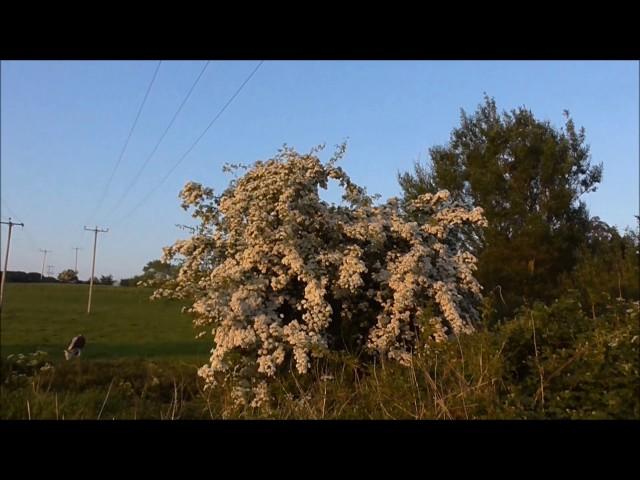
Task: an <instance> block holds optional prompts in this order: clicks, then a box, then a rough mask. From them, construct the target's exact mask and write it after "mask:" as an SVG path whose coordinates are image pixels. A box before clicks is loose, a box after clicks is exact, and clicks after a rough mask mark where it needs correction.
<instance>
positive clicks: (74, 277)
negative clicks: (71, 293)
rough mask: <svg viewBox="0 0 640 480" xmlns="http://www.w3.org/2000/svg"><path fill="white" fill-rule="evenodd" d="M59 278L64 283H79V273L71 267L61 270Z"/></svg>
mask: <svg viewBox="0 0 640 480" xmlns="http://www.w3.org/2000/svg"><path fill="white" fill-rule="evenodd" d="M58 280H60V281H61V282H63V283H77V282H78V274H77V273H76V272H75V271H74V270H72V269H70V268H69V269H67V270H64V271H62V272H60V274H59V275H58Z"/></svg>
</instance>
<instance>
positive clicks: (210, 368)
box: [154, 145, 486, 406]
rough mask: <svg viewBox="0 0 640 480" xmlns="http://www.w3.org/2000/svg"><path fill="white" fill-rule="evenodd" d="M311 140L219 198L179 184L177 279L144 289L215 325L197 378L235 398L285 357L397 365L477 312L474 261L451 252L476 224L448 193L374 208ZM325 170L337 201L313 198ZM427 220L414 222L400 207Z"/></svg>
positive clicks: (480, 220) (477, 218)
mask: <svg viewBox="0 0 640 480" xmlns="http://www.w3.org/2000/svg"><path fill="white" fill-rule="evenodd" d="M320 148H321V147H319V148H317V149H314V150H312V151H311V152H310V153H309V154H306V155H302V154H299V153H297V152H295V151H294V150H293V149H290V148H288V147H284V148H283V149H281V150H280V151H279V152H278V154H277V155H276V156H275V158H273V159H271V160H268V161H264V162H263V161H259V162H256V163H255V164H254V165H253V166H252V167H251V168H248V169H247V171H246V173H245V174H244V176H242V177H240V178H238V179H235V180H233V181H232V182H231V184H230V186H229V187H228V188H227V190H226V191H225V192H223V193H222V195H214V192H213V190H212V189H210V188H206V187H204V186H202V185H200V184H197V183H193V182H190V183H188V184H187V185H186V186H185V187H184V189H183V190H182V192H181V193H180V197H181V199H182V207H183V208H185V209H192V210H193V217H194V218H196V219H197V220H198V221H199V222H200V223H199V227H198V228H197V230H196V232H195V234H194V235H193V236H192V237H191V238H189V239H188V240H180V241H177V242H176V243H175V244H174V245H173V246H171V247H168V248H165V249H164V258H163V260H164V261H171V260H174V259H176V258H178V257H180V258H182V259H183V263H182V266H181V268H180V270H179V273H178V275H177V277H176V279H174V280H171V281H170V282H169V283H167V284H166V285H164V286H163V287H162V288H160V289H158V290H156V292H155V293H154V298H159V297H173V298H179V299H187V300H189V301H190V302H192V305H191V306H190V307H189V308H188V311H189V312H190V313H191V314H192V315H193V316H194V324H195V325H196V327H199V328H200V329H202V332H201V333H200V335H203V334H206V333H207V330H210V331H211V334H212V335H213V341H214V347H213V349H212V350H211V358H210V362H209V364H207V365H205V366H203V367H202V368H201V369H200V371H199V374H200V375H201V376H202V377H203V378H204V379H205V381H206V384H207V385H208V386H213V385H215V384H216V383H217V382H221V381H231V382H233V385H234V394H235V397H236V399H237V401H238V403H240V404H248V403H250V404H251V405H252V406H259V405H260V404H262V403H263V402H264V401H265V400H267V398H268V395H267V392H268V389H267V380H268V379H269V378H270V377H274V376H275V375H276V374H277V372H278V370H279V368H280V367H286V365H288V363H289V360H291V361H294V362H295V368H296V369H297V371H298V372H299V373H300V374H303V373H306V372H307V370H308V368H309V367H310V360H311V358H312V357H316V358H318V357H322V356H325V355H326V354H327V353H328V352H330V351H332V350H342V349H359V350H364V351H365V352H367V353H368V354H370V355H380V356H383V357H386V358H388V359H391V360H395V361H398V362H400V363H401V364H408V363H409V362H410V358H411V353H412V351H414V350H415V349H416V348H420V347H423V346H424V345H425V340H426V339H427V338H432V339H435V340H436V341H439V340H443V339H446V338H447V337H448V336H451V335H457V334H461V333H469V332H472V331H473V330H474V324H475V323H476V322H477V320H478V314H477V311H476V307H477V305H478V302H479V301H480V290H481V287H480V285H479V284H478V282H477V281H476V280H475V278H474V277H473V271H474V269H475V263H476V259H475V257H474V256H473V255H471V254H470V253H469V252H466V251H459V250H458V247H457V245H460V242H459V241H457V235H458V233H459V231H460V229H461V228H463V227H464V226H465V225H468V224H470V223H471V224H478V225H483V226H485V225H486V220H485V218H484V217H483V212H482V210H481V209H480V208H476V209H473V210H469V209H467V208H465V207H463V206H462V205H459V204H456V203H454V202H453V201H451V199H450V198H449V193H448V192H447V191H441V192H438V193H437V194H435V195H431V194H425V195H422V196H420V197H418V198H417V199H416V200H414V201H413V202H411V203H409V204H406V205H401V203H400V201H399V200H398V199H396V198H392V199H390V200H388V201H387V202H386V203H384V204H376V203H375V200H376V199H375V198H374V197H372V196H369V195H367V193H366V191H365V189H363V188H361V187H359V186H357V185H356V184H354V183H353V182H352V181H351V180H350V179H349V177H348V176H347V175H346V173H345V172H344V171H343V170H342V169H341V168H340V167H338V166H337V165H336V164H337V162H338V160H339V159H340V158H341V157H342V156H343V155H344V152H345V145H342V146H340V147H339V148H338V149H337V151H336V152H335V154H334V155H333V157H332V158H331V159H330V160H329V161H328V162H327V163H326V164H323V163H322V162H321V161H320V159H319V158H318V156H317V153H318V151H319V150H320ZM329 180H335V181H337V182H338V183H339V184H340V186H341V187H342V189H343V197H342V198H343V202H342V204H341V205H333V204H329V203H327V202H325V201H323V200H321V198H320V196H319V194H318V187H321V188H324V189H326V188H327V184H328V181H329ZM416 214H417V216H419V218H427V219H429V220H428V221H425V222H424V223H422V224H418V223H416V222H412V221H410V220H409V217H411V218H416Z"/></svg>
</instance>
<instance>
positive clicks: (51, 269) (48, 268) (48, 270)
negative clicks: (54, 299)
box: [47, 265, 55, 277]
mask: <svg viewBox="0 0 640 480" xmlns="http://www.w3.org/2000/svg"><path fill="white" fill-rule="evenodd" d="M54 266H55V265H47V275H49V276H50V277H51V276H53V267H54Z"/></svg>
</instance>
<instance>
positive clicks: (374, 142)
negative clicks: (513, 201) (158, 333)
mask: <svg viewBox="0 0 640 480" xmlns="http://www.w3.org/2000/svg"><path fill="white" fill-rule="evenodd" d="M156 65H157V62H134V61H118V62H115V61H110V62H103V61H96V62H86V61H66V62H58V61H55V62H54V61H42V62H33V61H29V62H15V61H11V62H2V77H1V80H2V93H1V100H2V133H1V134H2V149H1V154H2V165H1V174H2V177H1V185H0V186H1V194H2V211H1V214H2V217H3V220H6V217H9V216H14V218H15V217H17V218H18V219H19V220H20V221H23V222H25V224H26V227H25V228H24V229H23V230H22V229H20V228H16V229H14V235H13V238H12V242H11V257H10V261H9V269H10V270H25V271H36V272H39V271H40V270H41V266H42V254H41V253H40V252H38V249H39V248H47V249H50V250H53V252H52V253H51V254H49V256H48V258H47V264H48V265H54V271H55V273H56V274H57V273H59V272H60V271H61V270H62V269H64V268H73V261H74V251H73V250H72V247H74V246H80V247H82V248H83V250H81V251H80V255H79V265H78V267H79V270H80V277H81V278H88V276H89V272H90V259H91V256H90V254H91V248H92V234H89V233H88V232H84V231H83V225H84V224H86V222H91V225H95V224H97V225H99V226H101V227H109V228H110V231H109V232H108V233H106V234H100V235H99V237H98V257H97V263H96V274H97V275H106V274H113V275H114V276H115V277H116V278H121V277H124V276H130V275H133V274H137V273H139V272H140V271H141V269H142V267H143V266H144V264H145V263H146V262H147V261H149V260H152V259H155V258H159V257H160V254H161V248H162V247H163V246H167V245H170V244H171V243H173V241H175V240H176V239H177V238H182V237H184V236H185V232H183V231H181V230H179V229H178V228H176V227H175V226H174V225H175V224H176V223H187V224H189V223H191V222H190V217H189V216H188V215H187V214H186V213H184V212H183V211H182V210H181V209H180V207H179V201H178V198H177V194H178V192H179V190H180V188H181V187H182V186H183V185H184V183H185V182H187V181H189V180H194V181H199V182H203V183H205V184H206V185H209V186H212V187H214V189H216V190H217V191H218V192H220V191H221V190H222V189H223V188H224V186H225V185H226V183H227V182H228V179H229V177H228V176H227V175H225V174H223V173H222V170H221V167H222V165H223V164H224V163H226V162H231V163H237V162H242V163H250V162H253V161H255V160H257V159H267V158H270V157H271V156H272V155H273V154H274V153H275V152H276V150H277V149H278V148H279V147H280V146H281V145H282V144H283V143H287V144H289V145H291V146H293V147H296V148H298V149H300V150H303V151H304V150H307V149H309V148H310V147H312V146H313V145H316V144H319V143H326V144H327V147H328V148H327V152H328V151H330V150H331V148H329V147H332V146H333V145H335V144H337V143H340V142H341V141H342V140H344V139H345V138H347V137H348V139H349V148H348V154H347V156H346V158H345V159H344V160H343V163H342V165H343V167H344V168H345V169H346V170H347V172H348V173H349V174H350V175H351V177H352V178H353V179H354V180H355V181H357V182H358V183H359V184H361V185H363V186H366V187H367V189H368V190H369V192H371V193H380V194H381V195H382V196H383V197H384V198H386V197H389V196H394V195H398V194H399V187H398V184H397V181H396V173H397V172H398V171H406V170H408V169H411V167H412V164H413V162H414V161H415V160H416V159H418V158H419V159H420V160H422V161H424V160H425V159H426V152H427V149H428V148H429V147H431V146H433V145H437V144H443V143H445V142H447V140H448V138H449V134H450V132H451V130H452V128H453V127H455V126H456V125H458V121H459V114H460V109H461V108H464V109H465V110H467V111H473V110H474V109H475V107H476V106H477V104H478V103H480V102H481V101H482V96H483V92H487V93H488V94H489V95H491V96H494V97H495V99H496V101H497V103H498V107H499V108H500V109H511V108H514V107H517V106H519V105H525V106H526V107H528V108H530V109H531V110H532V111H533V112H534V114H535V115H536V116H537V117H539V118H542V119H547V120H550V121H551V122H552V123H554V124H555V125H557V126H560V125H561V124H562V121H563V118H562V112H563V109H569V110H570V112H571V114H572V116H573V117H574V119H575V121H576V123H577V124H578V125H579V126H584V127H585V129H586V134H587V141H588V143H589V144H590V145H591V152H592V156H593V162H594V163H598V162H600V161H602V162H603V163H604V178H603V182H602V184H601V185H600V187H599V189H598V191H597V192H596V193H593V194H590V195H588V196H586V197H585V199H586V201H587V204H588V206H589V209H590V213H591V214H592V215H597V216H600V217H601V218H602V219H604V220H605V221H607V222H608V223H610V224H613V225H616V226H618V227H619V228H624V227H626V226H632V225H634V217H633V215H634V214H637V213H638V177H639V175H638V158H639V152H638V143H639V131H638V117H639V112H638V105H639V98H638V90H639V78H638V74H639V67H638V62H595V61H587V62H584V61H583V62H566V61H552V62H546V61H545V62H542V61H526V62H525V61H519V62H497V61H496V62H479V61H473V62H471V61H469V62H460V61H455V62H454V61H451V62H445V61H433V62H425V61H414V62H399V61H380V62H370V61H367V62H355V61H333V62H327V61H304V62H302V61H268V62H265V63H264V64H263V65H262V67H261V68H260V69H259V70H258V71H257V73H256V74H255V76H254V77H253V78H252V79H251V80H250V81H249V83H248V84H247V85H246V86H245V88H244V89H243V90H242V91H241V93H240V94H239V95H238V97H237V98H236V99H235V101H234V102H233V103H232V104H231V105H230V106H229V108H228V109H227V110H226V111H225V112H224V113H223V114H222V116H221V117H220V118H219V120H218V121H217V122H216V123H215V124H214V125H213V127H212V128H211V129H210V130H209V131H208V132H207V134H206V135H205V136H204V137H203V138H202V140H201V141H200V143H199V144H198V145H197V146H196V148H195V149H194V150H193V151H192V152H191V153H190V155H189V156H187V157H186V159H185V160H184V162H183V163H182V164H181V165H180V167H179V168H178V169H176V170H175V172H174V173H173V174H172V175H171V177H169V179H168V180H167V181H166V183H165V184H164V185H163V187H162V188H161V189H159V190H158V191H157V192H156V193H155V194H154V195H153V196H152V197H151V198H150V199H149V201H147V202H146V203H145V204H144V205H142V206H141V207H140V208H139V209H138V210H137V211H136V212H135V213H134V214H133V215H131V216H130V217H129V219H128V220H126V221H124V222H119V219H120V218H121V217H122V216H123V215H125V214H126V213H127V212H128V211H129V210H130V209H131V208H132V207H133V206H134V205H135V204H136V203H137V202H138V201H139V200H140V199H142V198H143V197H144V196H145V195H146V194H147V193H148V191H149V190H150V189H151V188H152V187H154V186H155V185H156V184H157V183H158V182H159V181H160V179H161V178H162V177H163V176H164V175H165V174H166V172H167V171H168V170H169V169H170V168H171V167H172V166H173V165H174V164H175V162H176V161H177V160H178V159H179V158H180V156H181V155H182V154H183V153H184V152H185V150H186V149H187V148H188V147H189V146H190V145H191V144H192V142H193V141H194V140H195V139H196V138H197V137H198V136H199V135H200V133H201V132H202V131H203V129H204V128H205V127H206V125H207V124H208V123H209V122H210V121H211V119H212V118H213V116H214V115H215V114H216V113H217V112H218V111H219V109H220V108H221V107H222V106H223V105H224V104H225V103H226V102H227V100H228V99H229V98H230V96H231V95H232V94H233V93H234V92H235V91H236V89H237V88H238V87H239V86H240V84H241V83H242V82H243V81H244V79H245V78H246V77H247V76H248V74H249V73H250V72H251V71H252V70H253V69H254V68H255V66H256V65H257V62H248V61H238V62H230V61H216V62H211V63H210V65H209V66H208V68H207V70H206V71H205V74H204V75H203V77H202V79H201V80H200V83H199V84H198V85H197V86H196V88H195V90H194V92H193V94H192V95H191V97H190V99H189V101H188V102H187V103H186V105H185V107H184V108H183V110H182V111H181V113H180V115H179V117H178V118H177V120H176V122H175V123H174V124H173V126H172V128H171V130H170V131H169V132H168V134H167V136H166V138H165V139H164V141H163V143H162V144H161V145H160V147H159V149H158V151H157V152H156V154H155V156H154V157H153V158H152V159H151V161H150V163H149V165H148V167H147V169H146V170H145V171H144V172H143V174H142V176H141V178H140V180H139V181H138V183H137V184H136V185H135V186H134V188H133V189H132V191H131V193H130V194H129V196H128V197H127V198H126V200H125V201H124V202H123V203H122V205H121V207H120V208H119V209H118V210H117V211H115V212H112V210H113V207H114V205H115V203H116V201H117V200H118V198H119V197H120V196H121V195H122V193H123V192H124V190H125V187H126V186H127V185H128V183H129V182H130V181H131V179H132V178H133V176H134V175H135V173H136V172H137V170H138V168H139V167H140V166H141V165H142V163H143V162H144V160H145V159H146V158H147V156H148V155H149V153H150V151H151V150H152V148H153V146H154V145H155V144H156V141H157V140H158V138H159V137H160V135H161V133H162V132H163V130H164V129H165V127H166V125H167V124H168V122H169V120H170V119H171V117H172V116H173V114H174V112H175V111H176V109H177V108H178V106H179V104H180V103H181V101H182V99H183V98H184V96H185V95H186V93H187V91H188V89H189V87H190V86H191V85H192V83H193V81H194V80H195V78H196V76H197V75H198V73H199V72H200V70H201V68H202V66H203V65H204V62H192V61H172V62H163V63H162V65H161V66H160V70H159V71H158V75H157V78H156V81H155V83H154V85H153V88H152V90H151V93H150V94H149V97H148V100H147V103H146V105H145V107H144V110H143V111H142V114H141V116H140V119H139V121H138V124H137V127H136V129H135V131H134V132H133V135H132V137H131V141H130V143H129V145H128V148H127V150H126V153H125V155H124V157H123V159H122V162H121V163H120V166H119V168H118V170H117V172H116V175H115V177H114V181H113V183H112V184H111V187H110V189H109V191H108V194H107V196H106V199H105V202H104V204H103V206H102V208H101V209H100V210H99V212H98V213H97V215H95V217H91V215H92V212H93V211H94V210H95V208H96V206H97V204H98V200H99V197H100V194H101V192H102V191H103V189H104V187H105V184H106V182H107V180H108V178H109V175H110V174H111V171H112V169H113V168H114V165H115V164H116V161H117V159H118V156H119V154H120V151H121V149H122V147H123V145H124V142H125V139H126V137H127V134H128V132H129V129H130V128H131V125H132V123H133V120H134V117H135V115H136V112H137V111H138V108H139V106H140V103H141V102H142V99H143V97H144V94H145V91H146V89H147V86H148V84H149V82H150V80H151V77H152V74H153V72H154V70H155V68H156ZM334 193H335V192H331V191H330V192H329V194H328V198H337V197H336V196H335V195H334ZM6 233H7V228H6V226H3V227H2V251H3V252H4V251H5V245H6V237H7V235H6ZM3 261H4V253H3V257H2V262H3Z"/></svg>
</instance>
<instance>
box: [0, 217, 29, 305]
mask: <svg viewBox="0 0 640 480" xmlns="http://www.w3.org/2000/svg"><path fill="white" fill-rule="evenodd" d="M0 223H3V224H5V225H9V235H8V236H7V251H6V253H5V255H4V270H3V273H2V281H1V282H0V312H1V311H2V300H3V299H4V282H6V281H7V264H8V263H9V246H10V245H11V229H12V228H13V226H14V225H20V226H21V227H24V223H15V222H12V221H11V217H9V221H8V222H0Z"/></svg>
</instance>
